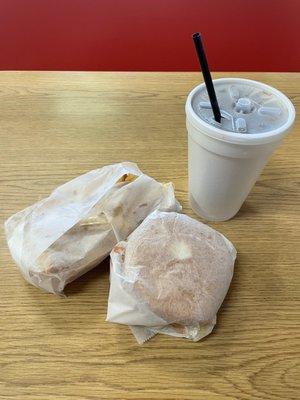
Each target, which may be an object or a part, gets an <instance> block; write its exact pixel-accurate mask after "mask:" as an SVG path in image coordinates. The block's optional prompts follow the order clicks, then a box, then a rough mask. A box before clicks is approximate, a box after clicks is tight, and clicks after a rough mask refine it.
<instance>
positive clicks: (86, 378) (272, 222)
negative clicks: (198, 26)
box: [0, 72, 300, 400]
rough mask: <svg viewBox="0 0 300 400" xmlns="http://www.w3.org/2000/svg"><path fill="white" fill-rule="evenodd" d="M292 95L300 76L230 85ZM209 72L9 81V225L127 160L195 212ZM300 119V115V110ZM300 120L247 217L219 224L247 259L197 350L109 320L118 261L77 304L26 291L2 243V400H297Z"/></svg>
mask: <svg viewBox="0 0 300 400" xmlns="http://www.w3.org/2000/svg"><path fill="white" fill-rule="evenodd" d="M214 76H215V77H222V76H241V77H245V78H250V79H256V80H259V81H262V82H265V83H267V84H270V85H272V86H275V87H276V88H278V89H279V90H281V91H283V92H284V93H285V94H286V95H288V96H289V98H290V99H291V100H292V101H293V103H294V104H295V106H296V107H297V108H298V110H299V106H300V97H299V96H300V74H269V73H251V74H250V73H249V74H247V73H243V74H238V73H232V74H228V73H227V74H220V73H219V74H215V75H214ZM201 79H202V78H201V75H200V74H199V73H59V72H49V73H48V72H41V73H35V72H33V73H30V72H1V73H0V96H1V97H0V118H1V125H0V126H1V128H0V138H1V166H0V174H1V175H0V182H1V190H0V201H1V223H3V221H4V220H5V219H6V218H7V217H8V216H10V215H11V214H13V213H15V212H17V211H19V210H21V209H23V208H24V207H26V206H28V205H30V204H32V203H34V202H36V201H37V200H39V199H41V198H43V197H45V196H46V195H48V194H49V193H50V191H51V190H52V189H54V188H55V187H56V186H57V185H60V184H62V183H63V182H65V181H67V180H69V179H71V178H73V177H75V176H77V175H79V174H82V173H84V172H87V171H89V170H91V169H93V168H98V167H101V166H103V165H105V164H108V163H114V162H118V161H122V160H131V161H135V162H137V163H138V165H139V166H140V168H141V169H143V170H144V171H145V172H146V173H148V174H150V175H151V176H153V177H155V178H156V179H158V180H160V181H169V180H171V181H173V182H174V184H175V188H176V195H177V197H178V199H179V201H180V202H181V203H182V204H183V211H184V212H185V213H187V214H189V215H191V216H193V217H196V216H195V215H194V214H193V212H192V211H191V209H190V207H189V204H188V200H187V140H186V136H187V135H186V129H185V115H184V103H185V99H186V95H187V93H188V92H189V90H190V89H191V88H192V87H193V86H195V85H196V84H198V83H199V81H200V80H201ZM299 111H300V110H299ZM299 128H300V127H299V121H297V122H296V125H295V128H294V130H293V132H292V133H291V134H290V135H289V136H288V137H287V138H286V139H285V140H284V142H283V144H282V145H281V147H280V148H279V149H278V150H277V151H276V153H275V154H274V155H273V157H272V158H271V160H270V162H269V163H268V165H267V166H266V168H265V169H264V171H263V173H262V175H261V176H260V178H259V180H258V182H257V183H256V185H255V187H254V188H253V190H252V192H251V194H250V195H249V197H248V199H247V201H246V202H245V204H244V205H243V207H242V209H241V211H240V212H239V213H238V215H237V216H236V217H235V218H234V219H232V220H230V221H227V222H222V223H211V224H210V225H211V226H213V227H214V228H216V229H218V230H219V231H220V232H222V233H223V234H225V235H226V236H227V237H228V238H229V239H230V240H231V241H232V242H233V243H234V244H235V246H236V247H237V250H238V260H237V263H236V266H235V274H234V278H233V282H232V285H231V287H230V290H229V293H228V295H227V297H226V299H225V302H224V304H223V306H222V308H221V310H220V312H219V315H218V324H217V326H216V328H215V330H214V331H213V333H212V334H211V335H210V336H208V337H207V338H206V339H205V340H203V341H200V342H198V343H193V342H190V341H188V340H184V339H176V338H172V337H168V336H163V335H159V336H156V337H155V338H153V339H152V340H151V341H149V342H147V343H146V344H144V345H143V346H139V345H138V344H137V343H136V341H135V339H134V337H133V336H132V334H131V333H130V331H129V329H128V328H127V327H126V326H121V325H114V324H109V323H106V322H105V316H106V306H107V294H108V287H109V280H108V278H109V277H108V260H106V261H105V262H103V263H102V264H101V265H99V266H98V267H97V268H95V269H94V270H92V271H91V272H89V273H87V274H86V275H85V276H83V277H81V278H79V279H78V280H77V281H75V282H73V283H71V284H70V285H69V286H68V287H67V290H66V293H67V295H68V297H67V298H66V299H61V298H58V297H55V296H54V295H51V294H45V293H43V292H41V291H39V290H38V289H37V288H35V287H33V286H30V285H29V284H27V283H26V282H25V281H24V279H23V278H22V276H21V275H20V273H19V271H18V269H17V268H16V266H15V265H14V263H13V261H12V260H11V257H10V254H9V252H8V249H7V246H6V241H5V237H4V232H3V229H2V230H1V243H0V250H1V253H0V264H1V265H0V307H1V313H0V399H1V400H4V399H5V400H9V399H20V400H71V399H72V400H83V399H86V400H96V399H97V400H98V399H101V400H102V399H116V400H120V399H124V400H125V399H126V400H127V399H128V400H129V399H131V400H136V399H144V400H146V399H147V400H155V399H163V400H175V399H176V400H192V399H209V400H220V399H226V400H230V399H239V400H250V399H260V400H279V399H299V393H300V386H299V382H300V379H299V378H300V374H299V344H300V341H299V336H300V335H299V297H300V296H299V278H300V265H299V264H300V243H299V239H300V232H299V226H300V218H299V215H300V212H299V211H300V207H299V205H300V204H299V203H300V201H299V200H300V198H299V181H300V165H299V158H300V135H299V134H300V132H299Z"/></svg>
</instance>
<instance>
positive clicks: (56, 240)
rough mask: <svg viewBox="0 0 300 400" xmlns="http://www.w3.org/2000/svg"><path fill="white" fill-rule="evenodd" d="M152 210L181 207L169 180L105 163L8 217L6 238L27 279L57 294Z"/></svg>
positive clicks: (131, 166)
mask: <svg viewBox="0 0 300 400" xmlns="http://www.w3.org/2000/svg"><path fill="white" fill-rule="evenodd" d="M155 209H162V210H180V209H181V206H180V205H179V203H178V202H177V201H176V199H175V196H174V190H173V186H172V184H171V183H168V184H161V183H159V182H157V181H156V180H154V179H153V178H151V177H149V176H147V175H145V174H143V173H142V172H141V171H140V170H139V168H138V167H137V165H136V164H134V163H130V162H123V163H120V164H114V165H108V166H105V167H103V168H101V169H97V170H93V171H90V172H88V173H86V174H84V175H81V176H79V177H77V178H75V179H73V180H71V181H70V182H67V183H66V184H64V185H62V186H60V187H58V188H57V189H55V190H54V191H53V192H52V194H51V195H50V196H49V197H47V198H46V199H43V200H41V201H39V202H38V203H35V204H33V205H32V206H30V207H28V208H26V209H25V210H23V211H20V212H18V213H17V214H15V215H13V216H12V217H10V218H9V219H8V220H7V221H6V223H5V231H6V237H7V242H8V246H9V249H10V252H11V255H12V257H13V259H14V261H15V262H16V264H17V265H18V267H19V268H20V271H21V272H22V274H23V276H24V278H25V279H26V280H27V281H28V282H30V283H32V284H33V285H35V286H37V287H39V288H41V289H44V290H45V291H47V292H51V293H55V294H62V292H63V289H64V287H65V285H66V284H67V283H69V282H71V281H73V280H74V279H76V278H77V277H79V276H80V275H82V274H84V273H85V272H87V271H89V270H90V269H92V268H93V267H94V266H96V265H97V264H99V263H100V262H101V261H102V260H103V259H104V258H105V257H106V256H108V254H109V252H110V251H111V249H112V248H113V246H114V245H115V244H116V243H117V242H118V241H120V240H124V239H126V238H127V236H128V235H129V234H130V233H131V232H132V231H133V230H134V229H135V228H136V227H137V226H138V225H139V224H140V223H141V222H142V221H143V220H144V218H145V217H146V216H147V215H148V214H150V213H151V212H152V211H153V210H155Z"/></svg>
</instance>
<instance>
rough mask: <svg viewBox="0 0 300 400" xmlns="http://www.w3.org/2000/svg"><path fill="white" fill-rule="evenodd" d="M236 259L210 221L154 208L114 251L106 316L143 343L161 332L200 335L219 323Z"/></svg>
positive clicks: (185, 335) (194, 338)
mask: <svg viewBox="0 0 300 400" xmlns="http://www.w3.org/2000/svg"><path fill="white" fill-rule="evenodd" d="M235 258H236V250H235V248H234V247H233V245H232V243H231V242H230V241H229V240H227V239H226V238H225V237H224V236H223V235H222V234H221V233H219V232H217V231H215V230H214V229H212V228H210V227H209V226H207V225H204V224H202V223H201V222H198V221H196V220H194V219H192V218H190V217H188V216H186V215H183V214H178V213H176V212H160V211H154V212H153V213H152V214H150V215H149V216H148V217H147V218H146V219H145V220H144V222H143V223H142V224H141V225H140V226H139V227H138V228H137V229H136V230H135V231H134V232H133V233H132V234H131V235H130V236H129V238H128V240H127V241H122V242H120V243H118V244H117V245H116V246H115V247H114V249H113V250H112V252H111V271H110V282H111V286H110V293H109V299H108V311H107V321H110V322H116V323H120V324H126V325H129V326H130V327H131V330H132V332H133V334H134V335H135V337H136V339H137V341H138V342H139V343H143V342H144V341H146V340H148V339H150V338H151V337H152V336H154V335H155V334H156V333H164V334H169V335H172V336H178V337H185V338H188V339H192V340H194V341H197V340H200V339H201V338H203V337H204V336H206V335H208V334H209V333H210V332H211V331H212V329H213V327H214V325H215V323H216V314H217V311H218V309H219V307H220V306H221V304H222V302H223V300H224V298H225V296H226V293H227V290H228V288H229V285H230V282H231V279H232V275H233V269H234V261H235Z"/></svg>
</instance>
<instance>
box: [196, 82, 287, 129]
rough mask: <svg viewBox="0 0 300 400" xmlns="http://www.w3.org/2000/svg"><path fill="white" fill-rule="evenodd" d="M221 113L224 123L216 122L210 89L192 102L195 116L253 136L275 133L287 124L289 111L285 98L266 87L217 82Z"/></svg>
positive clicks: (215, 124)
mask: <svg viewBox="0 0 300 400" xmlns="http://www.w3.org/2000/svg"><path fill="white" fill-rule="evenodd" d="M214 86H215V91H216V96H217V99H218V103H219V107H220V110H221V115H222V119H221V123H218V122H216V121H215V119H214V116H213V112H212V108H211V105H210V102H209V97H208V94H207V91H206V87H205V86H203V88H202V89H200V90H199V91H198V92H197V93H196V94H195V95H194V96H193V99H192V107H193V110H194V111H195V113H196V114H197V115H198V116H199V117H200V118H201V119H203V120H204V121H206V122H207V123H209V124H211V125H213V126H216V127H218V128H219V129H223V130H226V131H229V132H237V133H245V134H251V133H252V134H253V133H265V132H270V131H273V130H274V129H277V128H280V127H281V126H282V125H284V124H285V123H286V122H287V120H288V117H289V110H288V109H287V107H286V105H285V104H284V102H283V101H282V99H281V98H280V97H279V96H277V95H276V94H275V93H272V92H271V91H268V90H267V89H266V88H259V87H257V86H255V85H251V83H249V81H246V82H243V81H238V82H236V83H233V82H224V81H222V80H221V81H219V82H218V80H216V81H214Z"/></svg>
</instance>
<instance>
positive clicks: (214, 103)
mask: <svg viewBox="0 0 300 400" xmlns="http://www.w3.org/2000/svg"><path fill="white" fill-rule="evenodd" d="M193 40H194V44H195V48H196V52H197V56H198V59H199V63H200V66H201V70H202V74H203V78H204V82H205V85H206V89H207V93H208V96H209V100H210V104H211V107H212V110H213V113H214V117H215V120H216V121H217V122H221V112H220V107H219V104H218V100H217V97H216V92H215V88H214V85H213V82H212V79H211V75H210V71H209V68H208V63H207V59H206V55H205V51H204V47H203V43H202V39H201V35H200V33H199V32H197V33H194V34H193Z"/></svg>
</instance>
